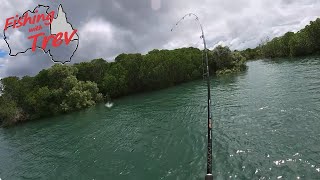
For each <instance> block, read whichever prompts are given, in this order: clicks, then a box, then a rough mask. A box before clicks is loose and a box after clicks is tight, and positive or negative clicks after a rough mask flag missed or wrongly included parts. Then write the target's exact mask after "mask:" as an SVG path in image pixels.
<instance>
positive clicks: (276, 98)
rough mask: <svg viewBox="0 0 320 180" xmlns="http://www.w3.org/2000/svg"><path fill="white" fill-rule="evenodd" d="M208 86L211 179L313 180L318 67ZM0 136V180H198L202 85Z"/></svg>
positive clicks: (318, 159)
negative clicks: (212, 122) (211, 161)
mask: <svg viewBox="0 0 320 180" xmlns="http://www.w3.org/2000/svg"><path fill="white" fill-rule="evenodd" d="M248 66H249V70H248V71H247V72H244V73H241V74H237V75H230V76H225V77H220V78H213V79H212V101H213V105H212V106H213V107H212V110H213V111H212V113H213V117H214V125H215V127H214V129H213V136H214V138H215V139H214V142H213V151H214V161H213V162H214V167H213V168H214V176H215V177H216V179H277V178H281V177H282V179H297V177H300V179H320V121H319V120H320V118H319V117H320V109H319V107H320V59H317V58H305V59H296V60H279V61H278V62H274V61H262V60H260V61H255V62H249V63H248ZM114 103H115V104H114V106H113V107H112V108H106V107H105V106H104V105H100V106H97V107H93V108H91V109H88V110H85V111H82V112H77V113H73V114H69V115H65V116H60V117H54V118H48V119H43V120H40V121H35V122H30V123H27V124H24V125H21V126H17V127H14V128H11V129H0V178H2V180H9V179H76V180H78V179H90V180H91V179H95V180H97V179H110V180H118V179H119V180H122V179H123V180H128V179H135V180H143V179H150V180H151V179H181V180H185V179H204V178H203V177H204V175H205V171H206V122H207V120H206V107H205V105H206V87H205V82H204V81H197V82H192V83H187V84H183V85H180V86H177V87H174V88H169V89H165V90H161V91H157V92H152V93H146V94H141V95H135V96H129V97H125V98H122V99H119V100H116V101H115V102H114Z"/></svg>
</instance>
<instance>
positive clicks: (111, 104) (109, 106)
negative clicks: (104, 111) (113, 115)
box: [104, 102, 113, 108]
mask: <svg viewBox="0 0 320 180" xmlns="http://www.w3.org/2000/svg"><path fill="white" fill-rule="evenodd" d="M104 106H105V107H107V108H112V107H113V103H112V102H107V103H106V104H105V105H104Z"/></svg>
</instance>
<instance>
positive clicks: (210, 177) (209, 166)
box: [171, 13, 213, 180]
mask: <svg viewBox="0 0 320 180" xmlns="http://www.w3.org/2000/svg"><path fill="white" fill-rule="evenodd" d="M187 16H193V17H195V20H196V21H197V22H198V25H199V26H200V29H201V33H202V34H201V37H200V38H201V39H202V40H203V46H204V54H205V66H206V73H205V74H204V75H206V79H207V88H208V89H207V91H208V102H207V103H208V104H207V106H208V107H207V109H208V144H207V174H206V176H205V180H213V175H212V114H211V92H210V74H209V61H208V50H207V44H206V39H205V36H204V31H203V27H202V24H201V23H200V20H199V18H198V16H197V15H195V14H193V13H189V14H186V15H185V16H183V17H182V18H181V19H180V20H179V21H178V22H177V23H176V25H175V26H178V25H179V23H180V22H181V21H183V20H184V19H185V18H186V17H187ZM173 30H174V28H172V29H171V31H173Z"/></svg>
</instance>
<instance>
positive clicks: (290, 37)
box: [241, 18, 320, 59]
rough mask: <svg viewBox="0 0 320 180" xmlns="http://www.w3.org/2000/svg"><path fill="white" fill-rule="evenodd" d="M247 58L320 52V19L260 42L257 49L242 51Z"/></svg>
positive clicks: (304, 54)
mask: <svg viewBox="0 0 320 180" xmlns="http://www.w3.org/2000/svg"><path fill="white" fill-rule="evenodd" d="M241 53H242V54H243V55H244V56H245V57H246V58H247V59H256V58H276V57H297V56H306V55H313V54H319V53H320V19H319V18H318V19H317V20H316V21H311V22H310V24H309V25H307V26H306V27H305V28H304V29H302V30H300V31H298V32H297V33H293V32H288V33H286V34H284V35H283V36H281V37H276V38H274V39H272V40H271V41H267V42H266V43H263V44H260V45H259V47H257V48H256V49H254V50H252V49H247V50H244V51H242V52H241Z"/></svg>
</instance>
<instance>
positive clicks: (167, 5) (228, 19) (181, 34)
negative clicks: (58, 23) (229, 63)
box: [0, 0, 320, 78]
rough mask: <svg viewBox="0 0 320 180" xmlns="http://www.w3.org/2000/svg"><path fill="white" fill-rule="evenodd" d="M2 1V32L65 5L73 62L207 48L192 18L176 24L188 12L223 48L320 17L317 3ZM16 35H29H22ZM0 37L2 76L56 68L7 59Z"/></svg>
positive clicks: (34, 57)
mask: <svg viewBox="0 0 320 180" xmlns="http://www.w3.org/2000/svg"><path fill="white" fill-rule="evenodd" d="M0 3H1V6H0V17H1V19H0V26H1V27H2V28H4V26H5V22H6V18H9V17H12V16H15V15H16V14H19V15H21V14H22V13H24V12H25V11H27V10H29V9H34V8H35V7H36V6H37V5H38V4H42V5H48V6H50V9H52V10H55V11H57V9H58V6H59V4H62V6H63V8H64V11H65V12H66V14H67V18H68V21H69V22H70V23H71V24H72V25H73V27H74V28H75V29H77V30H78V35H79V40H80V41H79V48H78V50H77V51H76V53H75V56H74V57H73V59H72V63H78V62H83V61H90V60H92V59H96V58H103V59H105V60H107V61H113V59H114V58H115V57H116V56H117V55H119V54H121V53H142V54H145V53H147V52H148V51H151V50H153V49H175V48H181V47H190V46H193V47H197V48H203V45H202V40H201V39H200V36H201V30H200V28H199V26H198V24H197V23H196V21H195V19H194V18H193V17H187V18H185V19H184V20H183V21H182V22H181V23H179V25H178V26H175V24H176V22H177V21H179V20H180V19H181V18H182V17H183V16H184V15H185V14H187V13H195V14H197V16H198V17H199V19H200V21H201V24H202V25H203V28H204V32H205V37H206V40H207V46H208V48H209V49H212V48H214V47H215V46H217V45H218V44H221V45H226V46H229V47H230V48H231V49H233V50H234V49H238V50H242V49H246V48H254V47H256V46H257V45H258V44H259V43H261V42H262V41H264V40H265V39H267V38H270V39H271V38H273V37H276V36H281V35H283V34H284V33H286V32H288V31H293V32H296V31H298V30H300V29H302V28H303V27H304V26H306V25H307V24H309V22H310V21H312V20H315V19H316V18H317V17H319V16H320V1H318V0H273V1H271V0H236V1H235V0H201V1H199V0H134V1H133V0H90V1H84V0H82V1H81V2H80V1H76V0H53V1H48V0H24V1H22V0H0ZM173 27H174V31H173V32H171V31H170V29H171V28H173ZM15 35H17V37H18V38H22V39H23V38H24V39H26V37H27V35H26V34H25V33H23V32H20V33H18V34H15ZM13 36H14V35H12V37H11V38H12V39H13V38H14V37H13ZM0 38H1V39H0V78H3V77H7V76H20V77H21V76H25V75H31V76H33V75H35V74H37V73H38V72H39V71H41V70H42V69H44V68H49V67H50V66H52V65H53V64H54V63H53V62H52V61H51V59H50V57H49V56H48V55H47V54H44V53H43V52H42V51H41V50H37V51H36V52H31V51H28V52H26V53H25V54H20V55H18V56H16V57H11V56H8V52H9V49H8V46H7V44H6V43H5V41H4V40H3V33H2V31H1V33H0ZM9 38H10V37H9ZM19 45H20V46H23V45H24V42H21V43H20V44H19Z"/></svg>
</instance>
